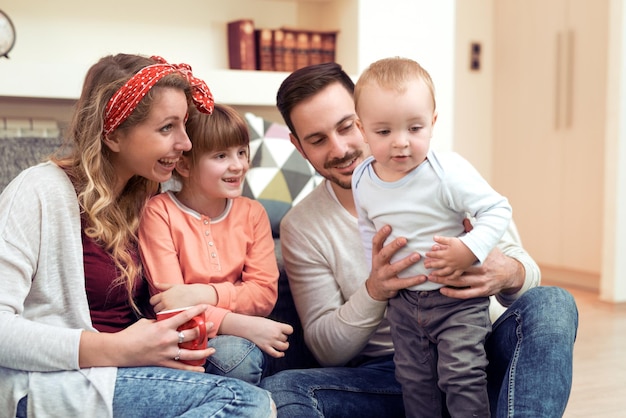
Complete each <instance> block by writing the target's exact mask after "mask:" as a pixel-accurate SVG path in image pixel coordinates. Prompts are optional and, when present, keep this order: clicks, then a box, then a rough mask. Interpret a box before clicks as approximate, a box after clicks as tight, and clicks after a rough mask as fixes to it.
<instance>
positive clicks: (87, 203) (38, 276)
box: [0, 54, 273, 417]
mask: <svg viewBox="0 0 626 418" xmlns="http://www.w3.org/2000/svg"><path fill="white" fill-rule="evenodd" d="M190 99H192V100H193V102H194V104H195V105H196V107H198V108H199V109H200V110H201V111H203V112H211V111H212V108H213V99H212V96H211V93H210V91H209V89H208V87H207V86H206V84H205V83H204V82H203V81H201V80H199V79H196V78H195V77H193V75H192V73H191V68H190V67H189V66H187V65H185V64H181V65H171V64H167V63H166V62H165V61H164V60H163V59H161V58H159V57H153V58H147V57H142V56H137V55H126V54H119V55H115V56H108V57H104V58H102V59H101V60H100V61H98V62H97V63H96V64H95V65H94V66H93V67H91V69H90V70H89V71H88V73H87V76H86V79H85V82H84V86H83V91H82V93H81V97H80V98H79V100H78V103H77V105H76V112H75V115H74V117H73V120H72V124H71V126H70V130H69V132H68V140H69V142H70V149H69V153H68V154H67V155H66V156H63V157H61V156H57V157H55V158H52V159H51V160H50V161H48V162H46V163H43V164H40V165H37V166H35V167H31V168H29V169H27V170H25V171H24V172H22V173H21V174H20V175H18V176H17V177H16V178H15V179H14V180H13V181H12V182H11V184H9V185H8V186H7V188H6V189H5V190H4V192H3V193H2V195H1V196H0V268H1V270H2V279H0V335H2V338H1V339H0V374H1V375H2V379H0V409H1V410H2V411H5V412H6V413H7V414H8V416H16V415H17V416H18V417H23V416H26V413H27V412H28V415H29V416H90V417H110V416H114V417H115V416H128V415H129V414H132V416H134V417H154V416H172V417H173V416H179V415H182V414H185V416H202V417H206V416H226V415H228V416H272V415H273V412H272V410H273V402H272V401H271V398H270V397H269V395H268V394H267V392H265V391H262V390H260V389H258V388H256V387H254V386H252V385H248V384H246V383H245V382H241V381H239V380H235V379H228V378H222V377H217V376H214V375H209V374H205V373H193V372H202V371H203V368H201V367H192V366H189V365H186V364H183V363H182V362H180V361H179V360H181V359H184V360H192V359H198V358H202V357H206V356H208V355H210V354H212V352H213V350H212V349H206V350H196V351H192V350H185V349H180V348H179V346H178V344H179V343H181V342H184V341H187V340H192V339H194V338H196V335H197V333H198V330H197V328H196V329H194V330H189V331H185V333H184V334H180V333H179V332H178V331H177V330H176V328H177V327H178V326H180V325H181V324H183V323H185V322H186V321H187V320H189V319H190V318H191V317H193V316H194V315H197V314H198V313H200V312H202V311H203V310H205V309H206V308H207V306H206V305H198V306H194V307H193V308H192V309H189V310H188V311H186V312H184V313H182V314H180V315H177V316H175V317H172V318H170V319H168V320H164V321H159V322H155V321H154V320H150V319H138V318H139V317H140V312H141V311H142V307H143V304H142V299H141V296H142V295H144V294H146V292H145V291H146V287H147V286H146V284H145V282H144V281H143V280H142V269H141V264H140V260H139V256H138V251H137V238H136V234H137V227H138V224H139V218H140V215H141V212H142V210H143V207H144V205H145V203H146V202H147V200H148V199H149V197H150V196H152V195H153V194H154V193H155V192H156V191H157V188H158V184H159V183H160V182H163V181H166V180H168V179H169V178H170V176H171V173H172V171H173V169H174V166H175V164H176V162H177V161H178V159H179V158H180V156H181V154H182V152H183V151H185V150H189V149H190V147H191V143H190V141H189V139H188V137H187V135H186V132H185V125H184V124H185V119H186V117H187V112H188V104H189V101H190ZM181 337H182V338H181ZM139 366H145V367H139Z"/></svg>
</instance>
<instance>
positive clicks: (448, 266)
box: [424, 236, 476, 278]
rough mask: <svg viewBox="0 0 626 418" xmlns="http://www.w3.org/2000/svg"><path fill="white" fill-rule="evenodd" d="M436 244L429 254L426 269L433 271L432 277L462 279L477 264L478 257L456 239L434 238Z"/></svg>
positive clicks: (425, 261)
mask: <svg viewBox="0 0 626 418" xmlns="http://www.w3.org/2000/svg"><path fill="white" fill-rule="evenodd" d="M433 240H434V241H435V244H434V245H433V246H432V248H431V251H429V252H427V253H426V254H425V255H426V259H425V260H424V267H426V268H427V269H431V270H433V271H432V272H431V273H430V275H433V276H439V277H441V276H449V278H457V277H460V276H461V275H462V274H463V272H464V271H465V270H466V269H467V268H469V267H470V266H471V265H472V264H474V263H475V262H476V256H475V255H474V253H472V251H470V249H469V248H467V246H466V245H465V244H463V241H461V240H460V239H458V238H454V237H452V238H451V237H440V236H435V237H433Z"/></svg>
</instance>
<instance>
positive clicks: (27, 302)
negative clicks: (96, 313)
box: [0, 162, 117, 417]
mask: <svg viewBox="0 0 626 418" xmlns="http://www.w3.org/2000/svg"><path fill="white" fill-rule="evenodd" d="M83 330H90V331H95V329H94V328H93V326H92V325H91V319H90V315H89V307H88V304H87V296H86V293H85V275H84V271H83V251H82V243H81V225H80V214H79V207H78V201H77V197H76V192H75V191H74V188H73V186H72V183H71V182H70V181H69V179H68V177H67V176H66V175H65V173H64V172H63V171H62V170H61V169H60V168H59V167H57V166H56V165H54V164H53V163H50V162H48V163H43V164H40V165H37V166H34V167H31V168H29V169H27V170H25V171H23V172H22V173H21V174H19V175H18V176H17V177H16V178H15V179H14V180H13V181H12V182H11V183H10V184H9V185H8V186H7V187H6V189H5V190H4V192H3V193H2V195H0V376H1V378H0V411H2V413H3V414H4V413H7V414H9V416H15V410H16V407H17V402H19V400H20V399H21V398H22V397H24V396H26V395H28V415H29V416H36V417H40V416H59V417H60V416H66V417H75V416H84V417H110V416H112V402H113V392H114V389H115V379H116V375H117V369H116V368H113V367H100V368H90V369H80V368H79V366H78V348H79V342H80V335H81V332H82V331H83ZM11 411H13V412H11ZM11 414H12V415H11Z"/></svg>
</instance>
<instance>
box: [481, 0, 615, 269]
mask: <svg viewBox="0 0 626 418" xmlns="http://www.w3.org/2000/svg"><path fill="white" fill-rule="evenodd" d="M599 3H601V4H600V5H599ZM606 3H607V1H606V0H602V1H599V2H587V1H585V0H550V1H542V0H525V1H521V0H519V1H517V0H516V1H505V2H504V1H496V2H494V7H495V10H494V17H495V32H494V61H495V71H494V170H493V174H494V175H493V184H494V186H495V188H496V189H497V190H499V191H500V192H502V193H503V194H505V195H506V196H507V197H508V198H509V199H510V201H511V204H512V205H513V216H514V219H515V221H516V223H517V225H518V228H519V230H520V234H521V236H522V240H523V242H524V246H525V247H526V248H527V249H528V251H529V252H530V253H531V255H532V256H533V257H534V258H535V259H536V260H537V262H538V263H539V264H540V265H541V266H542V269H544V268H546V269H547V268H556V269H562V270H577V271H585V272H591V273H593V274H599V271H600V255H601V248H600V244H601V231H602V227H601V226H602V199H601V195H602V192H601V191H602V184H603V181H602V176H601V170H598V168H599V167H601V166H602V160H603V155H602V152H603V151H602V149H603V147H602V143H603V141H604V138H603V132H604V130H603V126H604V122H603V120H604V106H603V105H600V104H599V102H600V101H602V97H603V96H604V82H602V81H601V80H604V79H605V78H606V76H605V75H604V72H605V69H606V57H603V53H602V52H601V51H604V49H605V48H604V46H605V45H606V40H604V43H603V37H602V35H601V34H602V33H603V32H606V27H607V22H608V21H607V17H606V16H605V15H604V14H603V12H602V10H603V7H602V4H604V5H606ZM591 5H593V6H594V8H593V10H591V9H592V8H591ZM604 9H605V10H606V9H607V7H604ZM585 16H587V18H585ZM603 16H604V18H603ZM603 22H604V23H603ZM595 80H600V83H599V84H601V85H599V86H598V88H597V90H596V89H594V87H593V84H594V83H595ZM585 115H587V116H585ZM586 120H589V122H591V123H593V125H594V126H590V125H589V124H588V123H587V122H586ZM600 120H601V121H602V122H600ZM585 137H586V139H585ZM590 137H591V138H597V139H594V140H590V139H589V138H590ZM591 142H593V149H591V147H592V144H591ZM585 191H587V192H585ZM586 197H589V199H590V200H591V201H589V200H588V199H587V198H586Z"/></svg>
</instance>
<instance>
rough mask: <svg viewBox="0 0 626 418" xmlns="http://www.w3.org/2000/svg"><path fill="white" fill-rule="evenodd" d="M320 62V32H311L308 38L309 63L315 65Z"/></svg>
mask: <svg viewBox="0 0 626 418" xmlns="http://www.w3.org/2000/svg"><path fill="white" fill-rule="evenodd" d="M322 62H323V61H322V34H320V33H317V32H313V33H311V39H310V48H309V64H310V65H316V64H321V63H322Z"/></svg>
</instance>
